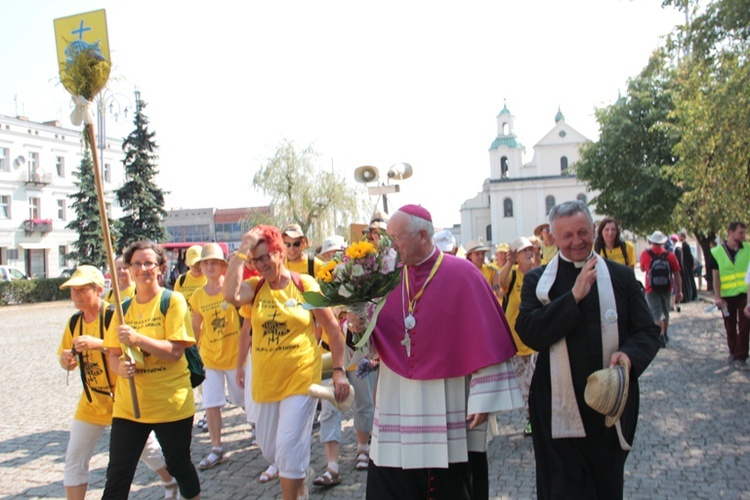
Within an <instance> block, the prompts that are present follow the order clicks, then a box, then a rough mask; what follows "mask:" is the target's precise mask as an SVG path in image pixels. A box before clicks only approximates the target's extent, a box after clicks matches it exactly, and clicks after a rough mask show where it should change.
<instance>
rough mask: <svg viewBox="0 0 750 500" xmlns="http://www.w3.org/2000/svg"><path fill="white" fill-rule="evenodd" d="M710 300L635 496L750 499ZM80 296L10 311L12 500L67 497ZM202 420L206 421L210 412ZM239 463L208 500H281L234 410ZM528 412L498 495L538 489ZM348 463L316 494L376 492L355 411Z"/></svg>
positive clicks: (739, 411)
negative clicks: (71, 368) (357, 462)
mask: <svg viewBox="0 0 750 500" xmlns="http://www.w3.org/2000/svg"><path fill="white" fill-rule="evenodd" d="M705 308H706V303H705V302H693V303H689V304H684V305H683V306H682V312H681V313H675V314H674V315H673V316H672V318H671V325H670V332H669V336H670V339H671V341H670V343H669V347H667V348H666V349H662V350H660V351H659V354H658V355H657V357H656V359H655V360H654V362H653V363H652V365H651V366H650V367H649V368H648V370H647V371H646V373H644V374H643V376H642V377H641V379H640V387H641V414H640V415H641V416H640V420H639V424H638V431H637V434H636V439H635V443H634V446H633V451H632V452H631V453H630V456H629V458H628V461H627V463H626V469H625V498H628V499H651V498H679V499H683V498H706V499H709V498H710V499H713V498H731V499H735V498H748V499H750V418H748V415H749V414H750V372H741V371H737V370H734V369H733V368H732V367H730V366H729V365H728V364H727V363H726V354H727V352H726V351H727V347H726V338H725V335H724V328H723V323H722V321H721V316H720V314H718V313H705V311H704V310H705ZM73 312H74V309H73V306H72V303H71V302H70V301H63V302H55V303H45V304H31V305H24V306H8V307H3V308H0V315H2V321H0V352H2V353H3V358H2V359H3V364H2V366H3V368H2V372H1V373H2V377H3V378H2V379H3V382H2V383H3V388H2V389H3V410H4V411H3V415H4V417H5V418H4V419H3V420H2V421H1V422H0V499H2V500H6V499H31V498H64V497H65V491H64V488H63V486H62V475H63V465H64V461H65V448H66V446H67V439H68V429H69V428H70V422H71V420H72V417H73V413H74V411H75V407H76V404H77V402H78V398H79V397H80V392H81V389H80V379H79V378H78V377H77V372H74V373H71V376H70V379H69V381H68V383H67V384H66V376H65V371H64V370H62V369H61V368H60V366H59V363H58V361H57V355H56V353H57V347H58V344H59V341H60V336H61V335H62V332H63V329H64V326H65V323H66V321H67V318H68V317H69V316H70V314H72V313H73ZM200 416H201V415H200V413H199V416H197V417H196V419H197V418H200ZM223 420H224V437H223V442H224V446H225V449H226V450H227V451H228V453H229V457H230V459H229V461H228V462H227V463H225V464H222V465H219V466H217V467H216V468H214V469H211V470H209V471H200V472H199V477H200V479H201V487H202V490H203V491H202V498H205V499H224V498H226V499H238V498H242V499H245V498H246V499H275V498H280V497H281V489H280V486H279V482H278V481H272V482H270V483H267V484H261V483H258V482H257V478H258V476H259V475H260V473H261V472H262V471H263V470H264V469H265V467H266V465H267V464H266V462H265V460H264V459H263V457H262V456H261V453H260V450H259V449H258V447H257V446H255V445H252V444H250V441H249V439H248V426H247V422H246V421H245V416H244V412H243V411H242V410H241V409H240V408H235V407H227V408H226V409H225V410H224V412H223ZM525 424H526V417H525V414H524V412H522V411H512V412H507V413H504V414H501V415H499V417H498V427H499V429H500V435H499V436H498V437H497V438H495V440H494V441H493V442H492V444H491V445H490V448H489V451H488V457H489V467H490V492H491V495H493V496H492V498H493V499H505V498H509V499H518V498H523V499H525V498H533V497H535V496H536V484H535V481H536V479H535V477H536V476H535V462H534V453H533V448H532V440H531V439H530V438H524V437H523V434H522V431H523V428H524V426H525ZM343 438H344V439H343V442H342V444H341V466H342V471H343V472H344V475H343V482H342V483H341V484H340V485H339V486H336V487H333V488H328V489H326V488H319V487H314V488H313V489H312V490H311V498H313V499H351V498H364V493H365V483H366V480H367V479H366V478H367V473H366V472H359V471H355V470H353V467H352V462H353V460H354V456H355V451H356V434H355V432H354V429H353V424H352V421H351V415H350V414H349V415H345V419H344V433H343ZM108 442H109V432H108V431H107V432H105V433H104V434H103V435H102V437H101V440H100V442H99V444H98V446H97V448H96V453H95V455H94V457H93V459H92V461H91V482H90V488H89V493H88V495H87V498H90V499H95V498H100V497H101V494H102V489H103V487H104V476H105V473H106V467H107V445H108ZM209 448H210V442H209V439H208V433H207V432H200V431H199V430H198V429H195V430H194V433H193V445H192V455H193V461H194V462H195V463H196V464H197V463H198V462H199V461H200V460H201V459H202V458H203V457H204V456H205V455H206V454H207V453H208V450H209ZM311 462H312V465H313V468H314V469H315V470H316V471H319V470H322V469H323V468H324V466H325V462H326V461H325V453H324V451H323V446H322V445H321V444H320V443H319V434H318V431H317V429H316V430H314V432H313V448H312V455H311ZM163 495H164V492H163V489H162V487H161V481H160V479H159V478H158V476H157V475H156V474H155V473H153V472H151V471H150V470H148V469H147V468H146V467H145V466H144V465H143V464H139V466H138V470H137V473H136V477H135V480H134V484H133V488H132V493H131V498H138V499H147V500H150V499H160V498H163Z"/></svg>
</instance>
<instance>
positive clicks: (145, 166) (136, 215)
mask: <svg viewBox="0 0 750 500" xmlns="http://www.w3.org/2000/svg"><path fill="white" fill-rule="evenodd" d="M145 107H146V103H145V102H143V101H142V100H141V98H140V93H139V92H136V107H135V109H136V112H135V118H134V120H133V124H134V125H135V130H133V131H132V132H131V133H130V135H128V137H127V138H126V139H125V141H124V142H123V144H122V149H123V150H124V151H125V159H124V160H123V164H124V165H125V178H126V181H125V184H123V186H122V187H121V188H120V189H118V190H117V191H116V195H117V201H118V202H119V204H120V206H121V207H122V209H123V211H124V213H125V215H123V216H122V217H121V218H120V238H119V240H118V243H117V249H118V252H122V250H123V249H124V248H126V247H127V246H128V245H130V244H131V243H133V242H134V241H137V240H152V241H166V238H167V232H166V230H165V229H164V226H163V225H162V221H163V220H164V217H165V216H166V214H167V212H166V211H165V210H164V195H165V194H166V192H165V191H163V190H162V189H160V188H159V187H158V186H157V185H156V184H155V183H154V178H155V177H156V174H157V173H158V170H157V168H156V164H155V160H156V149H157V145H156V142H154V136H155V135H156V133H155V132H149V130H148V123H149V121H148V118H147V117H146V115H144V114H143V109H144V108H145Z"/></svg>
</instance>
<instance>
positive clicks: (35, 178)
mask: <svg viewBox="0 0 750 500" xmlns="http://www.w3.org/2000/svg"><path fill="white" fill-rule="evenodd" d="M22 176H23V177H22V180H23V182H25V183H26V185H32V186H46V185H48V184H50V183H51V182H52V174H49V173H38V172H24V173H23V174H22Z"/></svg>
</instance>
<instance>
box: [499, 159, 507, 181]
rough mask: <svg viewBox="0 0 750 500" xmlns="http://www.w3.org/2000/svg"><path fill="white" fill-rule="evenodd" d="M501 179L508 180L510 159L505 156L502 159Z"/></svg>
mask: <svg viewBox="0 0 750 500" xmlns="http://www.w3.org/2000/svg"><path fill="white" fill-rule="evenodd" d="M500 178H501V179H507V178H508V157H507V156H503V157H502V158H500Z"/></svg>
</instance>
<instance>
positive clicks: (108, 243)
mask: <svg viewBox="0 0 750 500" xmlns="http://www.w3.org/2000/svg"><path fill="white" fill-rule="evenodd" d="M100 111H101V110H100ZM85 127H86V133H87V135H88V140H89V147H91V156H92V159H93V161H94V183H95V184H96V197H97V198H98V200H99V218H100V219H101V221H102V235H103V237H104V247H105V248H106V250H107V264H108V265H109V275H110V282H111V284H112V290H113V291H114V295H115V304H113V305H114V306H115V310H116V311H117V319H118V320H119V321H120V324H121V325H124V324H125V315H124V314H123V312H122V299H121V298H120V287H119V286H118V285H117V271H116V269H115V253H114V250H113V249H112V236H111V235H110V232H109V218H108V217H107V207H106V205H105V204H104V186H103V184H102V172H101V166H100V164H99V156H98V155H97V151H96V134H95V133H94V125H93V124H91V123H87V124H86V125H85ZM127 352H128V351H127V349H124V350H123V354H125V357H126V358H127V359H128V361H133V358H132V356H129V355H128V354H127ZM134 376H135V375H134ZM128 384H129V385H130V397H131V399H132V400H133V415H134V416H135V418H141V408H140V406H139V405H138V393H137V392H136V389H135V380H134V379H133V378H131V379H129V380H128Z"/></svg>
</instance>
